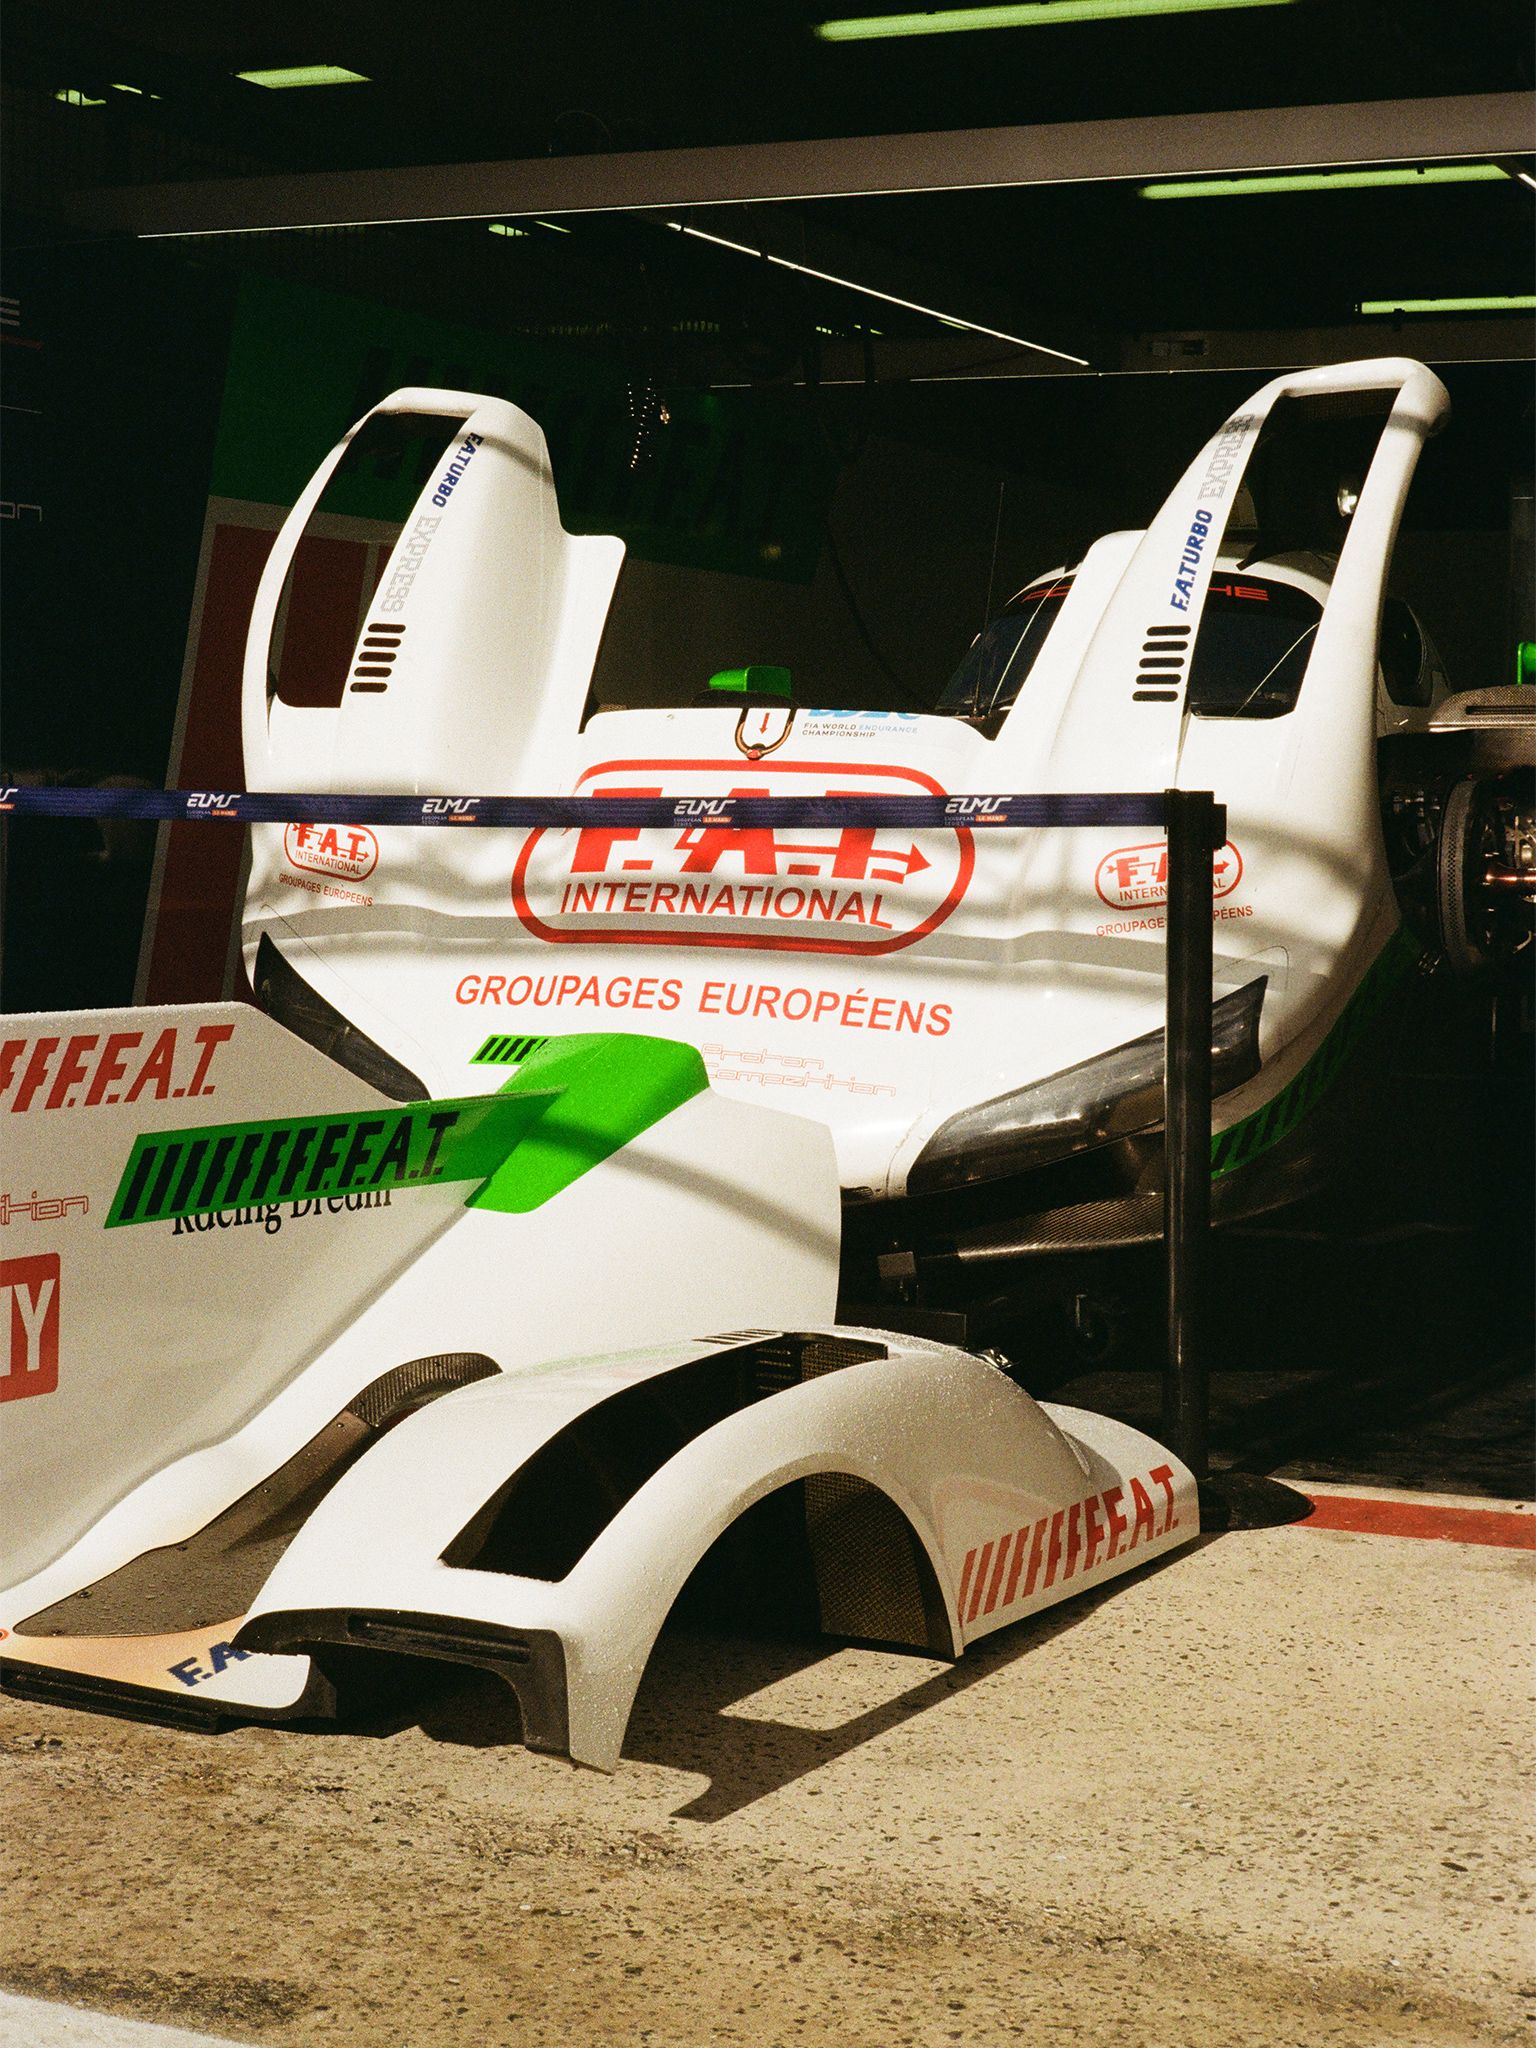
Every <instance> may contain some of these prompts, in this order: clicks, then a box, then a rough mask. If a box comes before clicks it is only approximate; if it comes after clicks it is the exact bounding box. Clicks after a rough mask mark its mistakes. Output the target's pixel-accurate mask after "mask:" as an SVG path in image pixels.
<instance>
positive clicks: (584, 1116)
mask: <svg viewBox="0 0 1536 2048" xmlns="http://www.w3.org/2000/svg"><path fill="white" fill-rule="evenodd" d="M708 1086H709V1077H708V1075H707V1074H706V1073H705V1071H704V1062H703V1060H702V1059H701V1058H700V1057H699V1054H698V1052H697V1050H696V1049H695V1048H694V1047H693V1046H691V1045H678V1044H676V1043H675V1042H674V1041H673V1040H672V1039H669V1038H641V1037H631V1036H628V1035H626V1034H621V1033H615V1032H582V1033H576V1034H573V1035H572V1036H571V1037H568V1038H552V1039H547V1040H546V1041H545V1042H544V1044H543V1045H542V1046H541V1047H540V1048H539V1049H538V1050H537V1051H536V1052H534V1053H532V1054H531V1055H530V1056H529V1057H528V1058H527V1059H525V1060H524V1061H523V1063H522V1065H521V1066H520V1067H519V1068H518V1070H517V1072H516V1073H515V1074H513V1075H511V1076H510V1078H509V1079H508V1080H507V1081H506V1082H504V1083H503V1085H502V1089H501V1093H500V1094H499V1095H498V1096H496V1097H495V1098H493V1099H494V1100H496V1101H507V1100H512V1101H519V1100H521V1099H523V1098H524V1097H525V1096H526V1095H528V1094H535V1098H536V1099H537V1093H536V1092H537V1091H544V1090H550V1089H555V1090H558V1091H559V1093H558V1097H557V1099H556V1101H555V1102H554V1103H553V1105H552V1106H551V1107H550V1108H549V1110H548V1111H547V1112H546V1113H545V1114H544V1115H543V1116H542V1117H541V1119H540V1121H539V1122H538V1123H537V1124H536V1125H535V1126H534V1127H533V1128H532V1129H531V1130H529V1131H528V1132H527V1134H526V1135H525V1136H524V1138H523V1140H522V1142H521V1143H520V1144H519V1145H518V1147H517V1149H516V1150H515V1151H514V1152H510V1153H509V1154H508V1155H507V1157H506V1158H505V1160H504V1161H503V1162H502V1164H501V1166H500V1167H499V1168H498V1170H497V1171H496V1172H495V1173H494V1174H492V1176H491V1178H490V1179H489V1180H488V1181H487V1182H486V1184H485V1186H484V1187H483V1188H480V1189H478V1190H477V1191H476V1192H475V1193H474V1194H473V1195H471V1197H470V1206H471V1207H472V1208H477V1209H502V1210H508V1211H511V1212H513V1213H517V1214H521V1213H523V1212H525V1211H527V1210H529V1209H537V1208H538V1207H539V1205H540V1204H541V1203H543V1202H547V1201H548V1200H549V1199H550V1198H551V1196H553V1195H557V1194H559V1193H560V1192H561V1190H562V1189H563V1188H567V1187H569V1186H570V1185H571V1183H572V1182H573V1181H576V1180H579V1179H580V1178H581V1176H582V1175H583V1174H584V1173H587V1172H589V1171H590V1169H591V1168H592V1167H594V1166H597V1165H599V1164H600V1163H601V1162H602V1161H603V1160H604V1159H607V1158H609V1157H610V1156H611V1155H612V1154H613V1153H615V1152H617V1151H619V1150H620V1148H621V1147H622V1146H625V1145H627V1144H629V1143H630V1142H631V1140H632V1139H634V1138H637V1137H639V1135H640V1133H641V1132H642V1131H645V1130H648V1129H649V1128H650V1126H651V1125H652V1124H654V1123H657V1122H659V1121H660V1120H661V1118H662V1117H664V1116H668V1115H670V1113H671V1112H672V1111H673V1110H674V1109H677V1108H679V1107H680V1106H681V1105H682V1104H683V1103H685V1102H687V1101H689V1100H691V1098H692V1097H693V1096H695V1095H698V1094H701V1093H702V1092H703V1091H704V1090H705V1089H706V1088H707V1087H708Z"/></svg>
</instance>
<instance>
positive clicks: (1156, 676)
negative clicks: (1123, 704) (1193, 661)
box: [1131, 626, 1189, 704]
mask: <svg viewBox="0 0 1536 2048" xmlns="http://www.w3.org/2000/svg"><path fill="white" fill-rule="evenodd" d="M1188 659H1189V628H1188V626H1148V628H1147V630H1146V636H1145V640H1144V643H1143V646H1142V650H1141V662H1140V665H1139V668H1138V671H1137V674H1136V677H1135V685H1136V687H1135V688H1134V689H1133V690H1132V691H1131V702H1132V703H1133V704H1172V703H1173V702H1174V700H1175V699H1176V698H1177V696H1178V694H1179V685H1180V683H1181V682H1182V681H1183V679H1184V664H1185V662H1186V661H1187V660H1188Z"/></svg>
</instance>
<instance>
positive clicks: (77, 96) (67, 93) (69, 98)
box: [54, 85, 107, 107]
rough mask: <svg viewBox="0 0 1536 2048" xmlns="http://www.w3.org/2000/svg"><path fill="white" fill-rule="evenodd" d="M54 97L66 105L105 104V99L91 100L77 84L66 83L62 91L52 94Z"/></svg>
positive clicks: (90, 105) (94, 105) (88, 105)
mask: <svg viewBox="0 0 1536 2048" xmlns="http://www.w3.org/2000/svg"><path fill="white" fill-rule="evenodd" d="M54 98H55V99H56V100H62V101H63V102H64V104H65V106H66V107H104V106H105V105H106V104H107V103H106V101H105V100H93V99H92V98H91V96H90V94H89V93H84V92H82V91H81V90H80V88H79V86H78V85H66V86H65V87H64V89H63V91H62V92H56V93H55V94H54Z"/></svg>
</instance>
